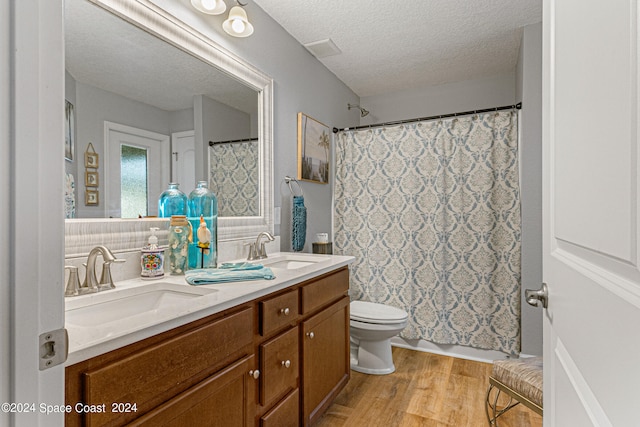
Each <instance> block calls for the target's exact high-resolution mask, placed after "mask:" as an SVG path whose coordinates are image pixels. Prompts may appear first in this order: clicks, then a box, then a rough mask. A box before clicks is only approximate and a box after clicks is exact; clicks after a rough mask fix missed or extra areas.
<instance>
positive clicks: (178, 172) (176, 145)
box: [171, 130, 207, 195]
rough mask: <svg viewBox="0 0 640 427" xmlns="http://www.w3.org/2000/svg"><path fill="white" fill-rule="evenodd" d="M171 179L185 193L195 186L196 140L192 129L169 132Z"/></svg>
mask: <svg viewBox="0 0 640 427" xmlns="http://www.w3.org/2000/svg"><path fill="white" fill-rule="evenodd" d="M205 164H207V162H205ZM171 181H172V182H177V183H178V184H180V190H182V192H183V193H185V194H187V195H189V193H190V192H191V191H192V190H193V189H194V188H196V142H195V137H194V131H192V130H188V131H184V132H175V133H172V134H171Z"/></svg>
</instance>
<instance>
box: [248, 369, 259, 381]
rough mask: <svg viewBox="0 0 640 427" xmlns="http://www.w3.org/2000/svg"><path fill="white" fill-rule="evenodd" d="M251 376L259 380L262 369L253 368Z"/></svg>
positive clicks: (250, 372)
mask: <svg viewBox="0 0 640 427" xmlns="http://www.w3.org/2000/svg"><path fill="white" fill-rule="evenodd" d="M249 376H250V377H253V378H254V379H256V380H257V379H258V378H260V371H259V370H257V369H256V370H255V371H254V370H251V371H249Z"/></svg>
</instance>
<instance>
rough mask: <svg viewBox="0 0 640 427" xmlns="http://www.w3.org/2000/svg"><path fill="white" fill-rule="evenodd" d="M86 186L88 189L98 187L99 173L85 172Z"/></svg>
mask: <svg viewBox="0 0 640 427" xmlns="http://www.w3.org/2000/svg"><path fill="white" fill-rule="evenodd" d="M84 185H85V186H86V187H97V186H98V171H85V173H84Z"/></svg>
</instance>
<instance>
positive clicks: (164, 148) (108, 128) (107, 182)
mask: <svg viewBox="0 0 640 427" xmlns="http://www.w3.org/2000/svg"><path fill="white" fill-rule="evenodd" d="M112 131H113V132H121V133H126V134H129V135H134V136H139V137H142V138H147V139H152V140H155V141H158V142H159V143H160V182H161V183H168V182H169V175H170V174H169V170H170V168H171V163H170V158H169V155H170V154H171V142H170V141H171V140H170V137H169V135H165V134H162V133H157V132H151V131H148V130H145V129H140V128H136V127H133V126H127V125H123V124H120V123H114V122H108V121H106V120H105V122H104V161H103V162H102V163H103V165H104V173H103V175H104V181H103V182H104V187H103V188H104V207H105V214H106V216H107V217H114V218H119V217H120V215H121V208H120V203H118V209H117V212H116V210H115V209H111V205H110V202H111V200H110V199H109V197H110V196H111V194H110V187H111V182H112V181H113V180H112V179H110V177H109V175H108V174H109V171H110V169H109V167H110V165H109V158H110V157H109V156H110V155H111V154H112V153H111V152H110V150H111V149H113V147H111V132H112ZM129 145H132V144H129ZM141 148H147V147H141ZM150 166H152V165H149V164H147V174H148V172H149V170H148V169H149V167H150ZM161 185H164V184H161ZM147 187H149V185H148V184H147ZM147 190H150V188H147ZM160 192H162V190H160ZM147 194H148V198H149V199H148V200H147V208H148V212H149V214H148V215H152V213H151V212H152V211H153V210H152V209H149V208H150V204H151V203H153V201H152V200H151V197H153V192H151V191H148V193H147ZM158 194H160V193H158Z"/></svg>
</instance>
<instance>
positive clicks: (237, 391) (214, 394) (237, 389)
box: [129, 356, 255, 427]
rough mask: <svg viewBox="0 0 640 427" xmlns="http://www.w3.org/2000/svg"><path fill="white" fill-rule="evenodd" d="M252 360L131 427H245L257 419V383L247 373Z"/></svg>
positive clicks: (149, 414)
mask: <svg viewBox="0 0 640 427" xmlns="http://www.w3.org/2000/svg"><path fill="white" fill-rule="evenodd" d="M252 364H253V356H248V357H245V358H244V359H242V360H239V361H238V362H236V363H234V364H232V365H231V366H229V367H227V368H225V369H223V370H222V371H221V372H218V373H216V374H215V375H212V376H211V377H209V378H207V379H205V380H204V381H202V382H201V383H199V384H197V385H195V386H193V387H192V388H190V389H189V390H187V391H185V392H183V393H181V394H179V395H178V396H176V397H174V398H173V399H171V400H170V401H168V402H167V403H164V404H162V405H160V406H159V407H157V408H155V409H154V410H152V411H151V412H149V413H148V414H146V415H145V416H143V417H141V418H139V419H137V420H135V421H134V422H133V423H131V424H129V425H130V426H152V427H159V426H162V427H180V426H207V427H215V426H219V427H245V426H250V425H252V424H253V422H254V420H253V417H254V416H255V414H254V412H253V410H254V400H252V399H251V396H252V395H254V394H255V391H254V390H255V386H254V382H255V380H254V379H253V378H252V377H251V376H249V375H248V374H247V373H248V372H249V370H250V369H251V365H252Z"/></svg>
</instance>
